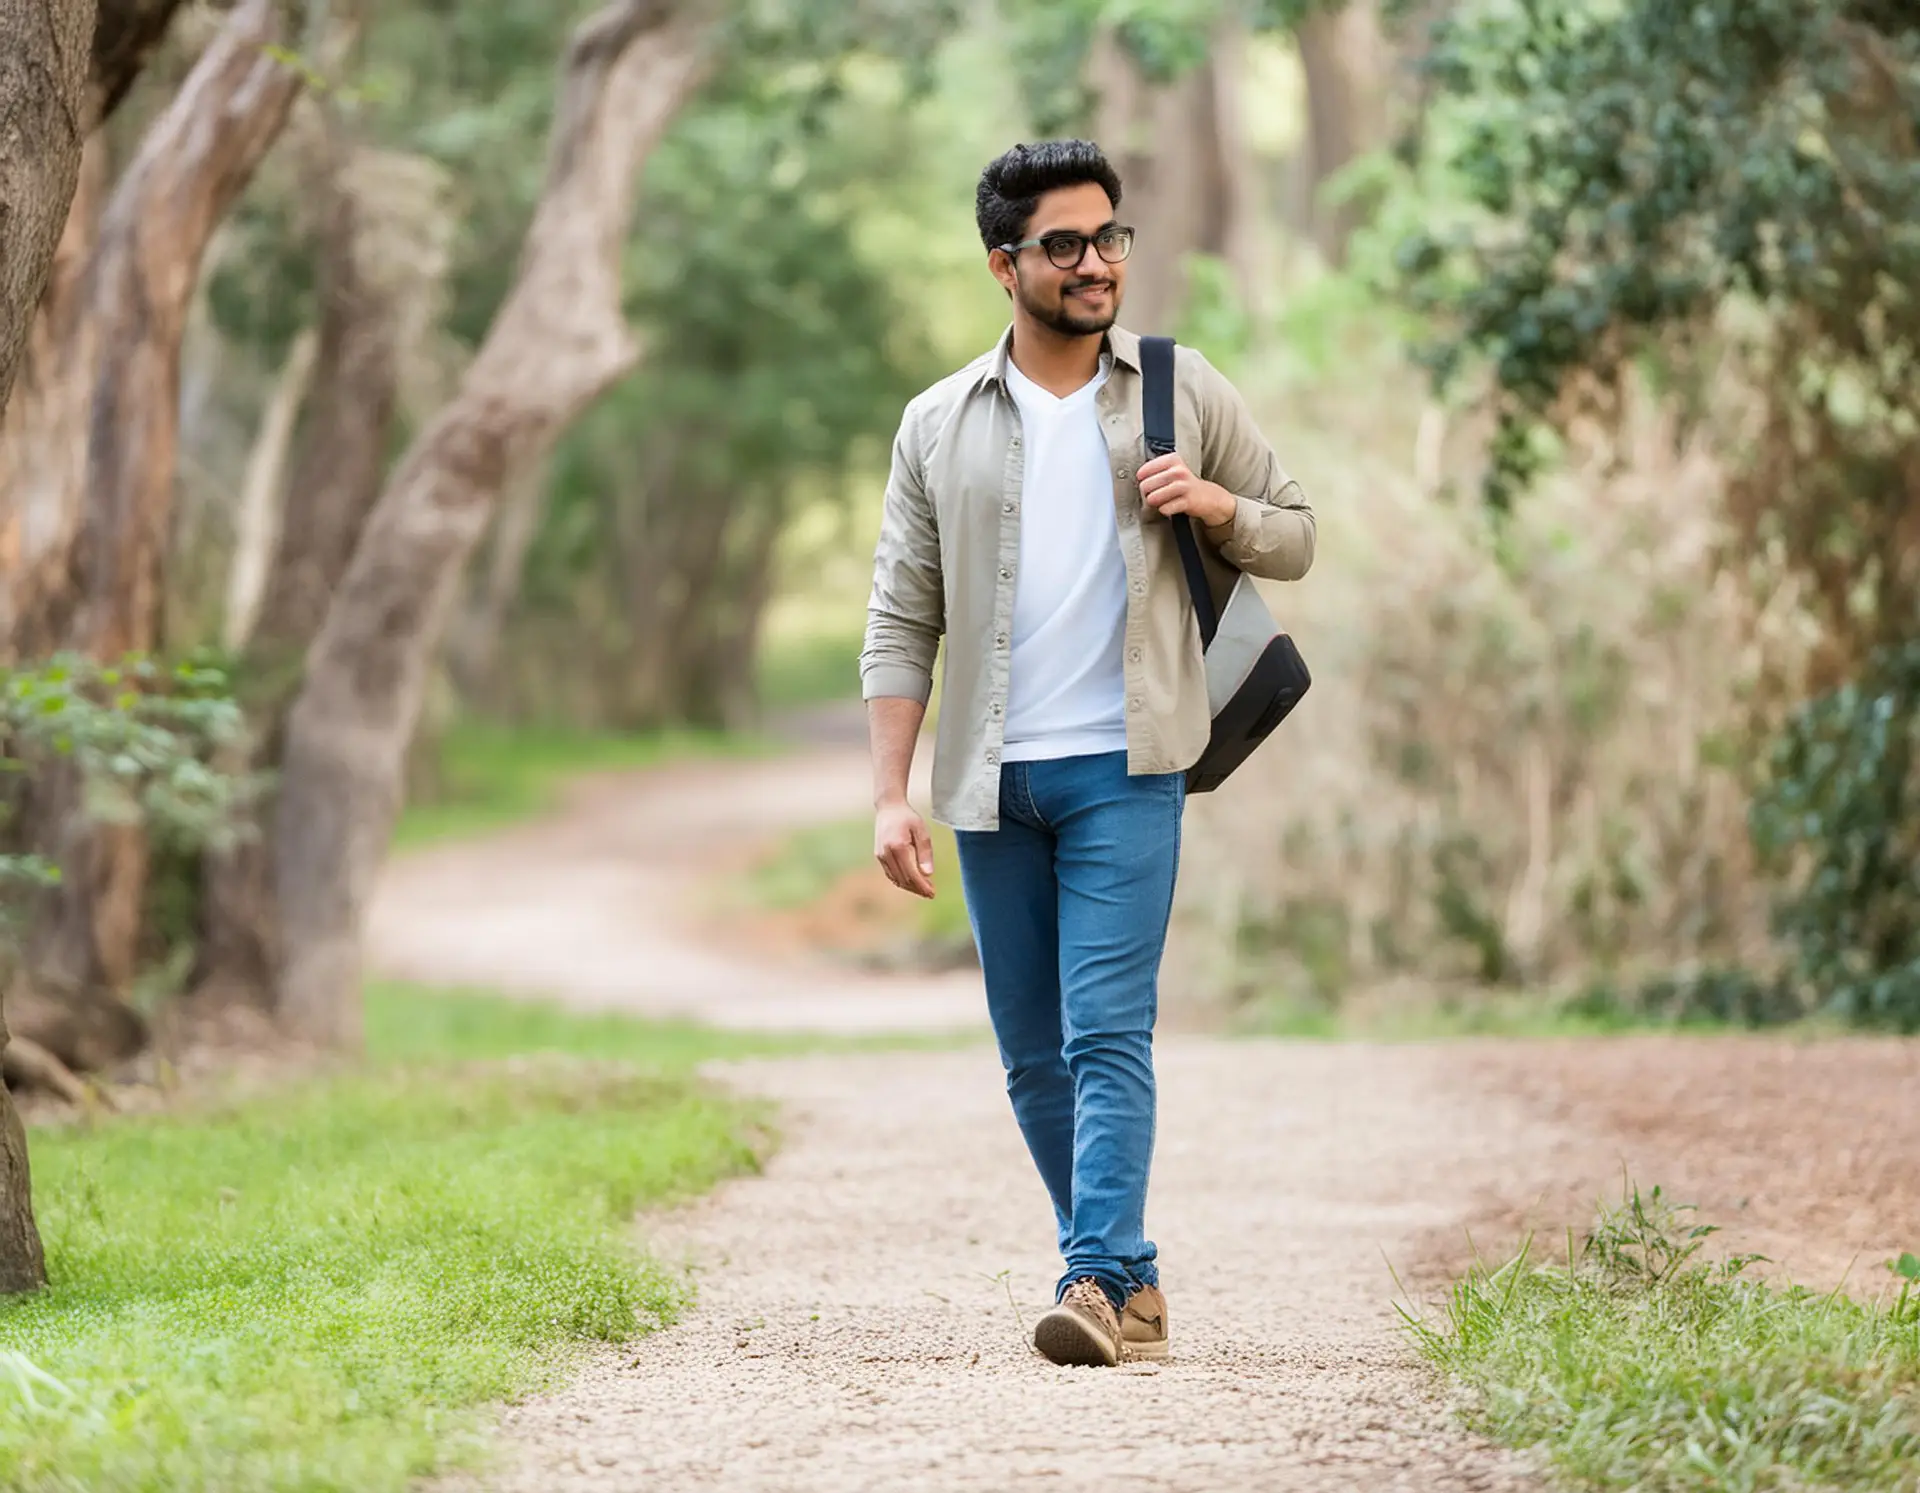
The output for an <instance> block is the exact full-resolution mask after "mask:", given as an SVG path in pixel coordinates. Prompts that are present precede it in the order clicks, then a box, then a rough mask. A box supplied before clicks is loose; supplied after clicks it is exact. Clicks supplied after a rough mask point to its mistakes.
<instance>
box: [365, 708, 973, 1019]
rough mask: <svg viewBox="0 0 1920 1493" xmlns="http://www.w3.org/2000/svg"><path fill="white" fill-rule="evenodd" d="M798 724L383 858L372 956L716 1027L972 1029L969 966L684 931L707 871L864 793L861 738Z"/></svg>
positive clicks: (390, 969)
mask: <svg viewBox="0 0 1920 1493" xmlns="http://www.w3.org/2000/svg"><path fill="white" fill-rule="evenodd" d="M807 736H808V738H810V740H809V741H808V742H807V743H805V744H803V745H801V746H800V747H799V748H798V749H797V750H796V751H794V752H793V753H792V754H791V755H787V756H781V757H778V758H775V759H771V760H750V761H732V762H704V763H695V764H689V765H687V766H684V767H674V768H668V769H664V770H661V771H657V772H650V773H611V774H606V775H603V776H595V777H592V778H589V779H586V780H583V781H582V782H580V783H578V784H576V785H574V787H573V789H572V790H571V791H570V792H569V793H567V794H566V795H565V797H564V801H563V804H562V808H561V811H560V812H559V813H557V814H556V815H554V816H553V817H552V818H550V819H546V820H543V821H540V822H537V823H533V824H527V825H522V826H520V827H518V828H516V829H513V830H510V831H507V832H505V833H502V834H498V835H492V836H488V837H486V838H484V839H480V840H463V841H457V842H455V843H452V844H448V845H444V846H439V847H436V848H433V849H429V850H424V851H419V852H415V853H413V854H410V855H404V856H400V857H397V858H395V859H394V860H393V861H391V862H390V863H389V864H388V866H387V868H386V871H385V874H384V876H383V878H382V883H381V886H380V889H379V892H378V894H377V896H376V897H375V899H374V903H373V906H372V908H371V910H370V916H369V918H368V932H367V961H368V966H369V968H370V969H371V971H372V972H373V973H375V974H377V975H383V976H387V977H390V978H393V979H401V980H418V981H421V982H423V983H428V984H438V985H472V986H477V987H481V988H485V989H489V990H500V991H506V992H508V993H510V994H515V995H526V996H545V997H552V998H555V999H560V1000H565V1001H567V1002H568V1003H569V1004H572V1005H578V1006H588V1007H598V1008H612V1009H619V1010H626V1011H633V1012H636V1013H638V1014H642V1015H646V1016H655V1017H684V1018H691V1019H696V1020H700V1021H704V1022H707V1023H709V1024H711V1025H714V1026H724V1027H735V1028H753V1029H759V1030H781V1029H793V1030H806V1031H829V1032H841V1033H856V1032H881V1031H940V1030H948V1029H956V1028H973V1027H977V1026H979V1025H980V1023H981V1021H982V1009H981V1005H980V999H979V990H978V981H977V977H975V976H972V975H967V974H961V975H954V976H951V977H945V976H943V977H939V978H926V977H924V976H922V977H878V976H876V977H862V978H858V979H849V978H848V977H847V975H846V973H845V971H843V970H841V969H838V968H834V967H830V966H827V965H825V964H822V965H819V966H814V967H809V966H804V965H795V964H793V963H791V962H787V963H782V964H777V965H776V964H771V963H769V962H767V961H766V960H765V959H762V958H755V957H753V956H752V955H751V954H749V953H748V952H746V951H745V950H743V949H738V948H733V949H729V948H721V947H715V946H714V944H713V942H712V940H711V939H710V938H706V937H702V936H699V935H698V934H696V933H695V932H694V931H693V930H694V925H695V923H696V922H697V921H700V920H702V917H701V915H702V914H703V912H704V911H706V909H703V908H702V907H701V906H700V903H699V899H701V898H703V897H707V896H710V895H711V894H712V890H713V887H714V884H715V881H716V879H721V878H724V877H725V875H726V874H727V873H728V872H729V871H731V870H736V869H741V868H744V867H745V866H747V865H748V864H749V863H750V862H751V861H752V859H753V857H754V855H755V854H756V852H758V851H760V850H762V849H764V848H765V847H766V845H767V844H768V843H769V842H771V841H775V840H777V839H778V838H779V837H780V836H782V835H784V834H786V833H789V832H791V831H794V830H799V829H803V828H806V827H808V826H809V825H813V824H825V823H831V822H834V821H836V820H844V819H846V818H848V817H849V816H851V815H854V814H858V813H861V812H863V811H864V810H865V809H866V808H867V806H868V805H869V804H871V802H872V788H871V778H870V774H869V769H868V766H867V758H866V752H865V749H864V748H863V747H861V746H859V745H857V744H856V745H849V744H847V743H846V741H845V740H844V738H843V737H842V736H841V735H840V733H839V732H838V731H837V730H836V728H835V725H834V723H832V722H831V721H829V722H826V723H824V724H823V725H822V726H810V727H809V729H808V732H807ZM922 791H923V792H924V787H923V789H922ZM947 871H948V874H949V875H951V874H956V873H954V870H953V868H952V867H948V868H947Z"/></svg>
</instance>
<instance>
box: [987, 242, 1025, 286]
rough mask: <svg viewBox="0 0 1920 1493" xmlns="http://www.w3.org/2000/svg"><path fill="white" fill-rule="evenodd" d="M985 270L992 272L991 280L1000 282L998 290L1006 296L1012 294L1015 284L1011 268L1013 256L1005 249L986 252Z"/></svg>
mask: <svg viewBox="0 0 1920 1493" xmlns="http://www.w3.org/2000/svg"><path fill="white" fill-rule="evenodd" d="M987 268H988V269H989V270H991V271H992V272H993V278H994V279H996V280H998V281H999V282H1000V288H1001V289H1002V290H1004V291H1006V293H1007V294H1008V295H1012V294H1013V288H1014V286H1015V284H1016V283H1018V282H1017V279H1016V275H1015V271H1014V268H1013V256H1012V255H1011V254H1009V253H1007V251H1006V250H1005V249H989V250H987Z"/></svg>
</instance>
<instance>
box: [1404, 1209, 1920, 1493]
mask: <svg viewBox="0 0 1920 1493" xmlns="http://www.w3.org/2000/svg"><path fill="white" fill-rule="evenodd" d="M1691 1211H1692V1210H1691V1209H1688V1208H1684V1207H1675V1206H1673V1205H1671V1204H1669V1203H1667V1202H1666V1201H1665V1200H1664V1199H1663V1198H1662V1197H1661V1194H1660V1191H1659V1189H1658V1188H1656V1189H1654V1191H1653V1192H1652V1193H1651V1194H1650V1195H1647V1196H1644V1197H1643V1196H1642V1194H1641V1193H1640V1191H1639V1189H1638V1188H1634V1189H1632V1190H1631V1192H1630V1194H1629V1196H1628V1197H1627V1199H1626V1200H1625V1201H1624V1202H1623V1203H1622V1205H1621V1206H1620V1207H1618V1208H1614V1209H1608V1210H1606V1211H1604V1212H1603V1213H1602V1215H1601V1218H1600V1221H1599V1223H1598V1225H1597V1226H1596V1228H1595V1229H1594V1230H1593V1232H1592V1234H1591V1235H1590V1236H1589V1237H1588V1238H1587V1240H1586V1241H1585V1243H1584V1245H1583V1247H1581V1248H1580V1249H1579V1250H1578V1251H1577V1252H1576V1251H1575V1249H1574V1247H1573V1244H1572V1241H1571V1239H1570V1240H1569V1241H1568V1260H1567V1263H1566V1264H1565V1265H1563V1266H1550V1265H1545V1264H1539V1263H1536V1262H1535V1261H1534V1259H1533V1258H1532V1256H1531V1253H1530V1251H1529V1250H1528V1249H1525V1248H1523V1249H1522V1250H1521V1251H1520V1253H1519V1254H1518V1255H1517V1256H1516V1257H1515V1258H1514V1259H1513V1260H1511V1261H1509V1262H1508V1263H1507V1264H1505V1265H1503V1266H1500V1267H1499V1268H1497V1269H1492V1270H1488V1269H1485V1268H1476V1269H1475V1270H1474V1271H1473V1272H1472V1273H1471V1274H1469V1275H1468V1276H1466V1277H1465V1278H1464V1279H1462V1280H1460V1281H1459V1282H1457V1283H1456V1284H1455V1285H1454V1287H1453V1289H1452V1292H1451V1295H1450V1297H1449V1299H1448V1301H1447V1304H1446V1308H1445V1314H1444V1319H1443V1320H1442V1322H1441V1323H1439V1324H1438V1325H1432V1324H1429V1323H1427V1322H1422V1321H1417V1320H1415V1319H1413V1318H1408V1321H1409V1323H1410V1325H1411V1326H1412V1328H1413V1331H1414V1334H1415V1336H1416V1338H1417V1340H1418V1342H1419V1344H1420V1346H1421V1349H1422V1351H1423V1352H1424V1353H1425V1354H1426V1355H1427V1356H1428V1357H1429V1358H1430V1359H1432V1360H1433V1361H1434V1362H1435V1363H1437V1364H1439V1365H1440V1366H1441V1367H1442V1368H1444V1369H1446V1370H1447V1371H1448V1372H1449V1373H1451V1374H1453V1375H1454V1376H1456V1377H1457V1378H1458V1379H1460V1380H1461V1381H1462V1382H1463V1383H1464V1384H1465V1385H1466V1386H1467V1387H1468V1389H1469V1390H1470V1391H1472V1393H1473V1396H1474V1401H1475V1405H1474V1409H1473V1412H1472V1416H1471V1418H1472V1420H1473V1421H1474V1423H1475V1425H1476V1426H1477V1427H1478V1428H1479V1429H1481V1430H1483V1431H1485V1432H1486V1433H1488V1434H1490V1435H1492V1436H1493V1437H1494V1438H1496V1439H1497V1440H1500V1441H1502V1442H1506V1443H1508V1444H1510V1445H1515V1446H1523V1447H1537V1448H1539V1449H1540V1450H1542V1451H1543V1452H1544V1453H1545V1455H1546V1456H1547V1458H1548V1459H1549V1460H1550V1462H1551V1464H1552V1466H1553V1468H1554V1470H1555V1471H1556V1472H1557V1473H1558V1474H1559V1475H1560V1477H1561V1478H1563V1479H1564V1480H1565V1481H1566V1483H1567V1484H1568V1486H1570V1487H1575V1488H1594V1489H1612V1488H1635V1489H1642V1490H1646V1493H1681V1490H1686V1493H1709V1490H1719V1489H1727V1488H1749V1489H1760V1488H1789V1487H1792V1488H1812V1487H1818V1488H1848V1489H1862V1490H1870V1489H1884V1490H1886V1493H1896V1490H1900V1493H1904V1490H1906V1489H1909V1488H1911V1487H1912V1486H1913V1483H1912V1477H1913V1468H1914V1465H1915V1458H1916V1457H1920V1292H1916V1291H1915V1289H1914V1286H1913V1281H1914V1279H1915V1277H1916V1275H1920V1263H1916V1264H1915V1266H1914V1267H1913V1269H1912V1271H1911V1272H1909V1271H1908V1270H1907V1269H1906V1268H1905V1261H1904V1259H1903V1261H1902V1262H1899V1263H1897V1264H1895V1265H1894V1267H1893V1269H1894V1272H1895V1274H1896V1275H1897V1276H1900V1277H1902V1278H1903V1283H1902V1284H1901V1285H1900V1286H1899V1288H1898V1289H1897V1290H1896V1291H1895V1292H1894V1293H1893V1295H1892V1296H1891V1297H1890V1299H1887V1300H1883V1301H1880V1302H1874V1303H1860V1302H1855V1301H1852V1300H1849V1299H1847V1298H1846V1297H1843V1296H1839V1295H1837V1294H1835V1295H1830V1296H1828V1295H1818V1294H1815V1293H1813V1292H1810V1291H1807V1290H1804V1289H1801V1288H1799V1287H1786V1288H1779V1287H1772V1286H1768V1285H1765V1284H1762V1283H1760V1282H1759V1281H1757V1280H1754V1279H1750V1278H1748V1275H1747V1269H1748V1267H1749V1266H1750V1265H1752V1264H1753V1263H1754V1262H1755V1258H1756V1257H1754V1256H1735V1257H1734V1258H1732V1259H1727V1260H1723V1261H1717V1262H1716V1261H1709V1260H1708V1259H1706V1258H1704V1257H1703V1255H1702V1249H1703V1247H1704V1245H1705V1244H1706V1242H1707V1238H1708V1236H1709V1235H1710V1234H1711V1233H1712V1232H1713V1230H1712V1229H1711V1228H1710V1227H1707V1226H1703V1225H1700V1224H1697V1223H1694V1222H1693V1221H1692V1220H1691V1219H1690V1218H1689V1217H1688V1216H1687V1215H1688V1214H1689V1213H1691ZM1905 1258H1907V1259H1910V1258H1911V1256H1908V1257H1905Z"/></svg>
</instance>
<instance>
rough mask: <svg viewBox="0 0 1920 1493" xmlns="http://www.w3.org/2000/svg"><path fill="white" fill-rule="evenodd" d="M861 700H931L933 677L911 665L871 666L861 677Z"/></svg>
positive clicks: (922, 702) (921, 701) (924, 702)
mask: <svg viewBox="0 0 1920 1493" xmlns="http://www.w3.org/2000/svg"><path fill="white" fill-rule="evenodd" d="M860 697H861V698H862V699H863V700H918V701H919V702H920V703H921V704H922V705H925V704H926V703H927V701H928V700H930V699H932V698H933V676H932V675H931V674H928V673H926V672H925V671H923V670H920V669H916V668H914V667H913V666H912V665H911V664H873V665H872V666H870V667H869V668H868V669H867V671H866V672H865V673H864V674H863V675H862V676H861V679H860Z"/></svg>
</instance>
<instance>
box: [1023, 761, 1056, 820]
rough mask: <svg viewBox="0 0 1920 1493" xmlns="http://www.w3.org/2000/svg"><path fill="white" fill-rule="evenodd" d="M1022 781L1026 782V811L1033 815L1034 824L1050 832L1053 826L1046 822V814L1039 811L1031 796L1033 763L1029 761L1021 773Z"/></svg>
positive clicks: (1038, 806)
mask: <svg viewBox="0 0 1920 1493" xmlns="http://www.w3.org/2000/svg"><path fill="white" fill-rule="evenodd" d="M1022 781H1023V782H1024V783H1025V784H1026V788H1027V812H1028V813H1029V814H1031V815H1032V816H1033V822H1034V823H1035V824H1037V825H1039V826H1040V828H1042V829H1044V830H1046V831H1048V832H1049V833H1051V832H1052V830H1053V826H1052V825H1051V824H1049V823H1047V816H1046V815H1045V814H1042V813H1041V812H1040V805H1039V804H1038V803H1037V802H1036V801H1035V799H1034V796H1033V764H1032V763H1031V762H1029V763H1028V764H1027V770H1026V772H1025V774H1024V775H1023V778H1022Z"/></svg>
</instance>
